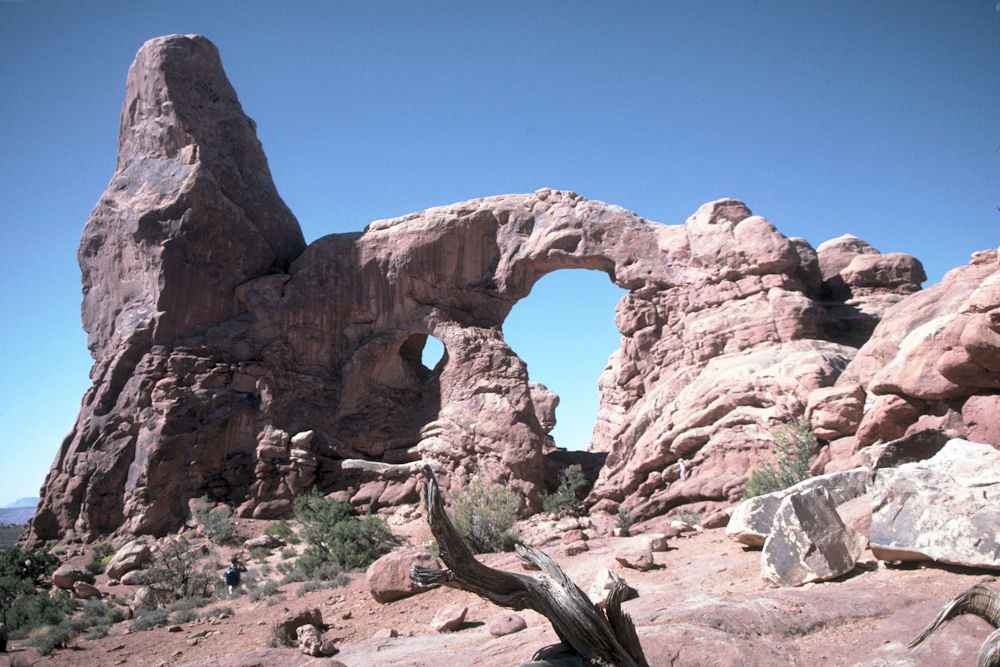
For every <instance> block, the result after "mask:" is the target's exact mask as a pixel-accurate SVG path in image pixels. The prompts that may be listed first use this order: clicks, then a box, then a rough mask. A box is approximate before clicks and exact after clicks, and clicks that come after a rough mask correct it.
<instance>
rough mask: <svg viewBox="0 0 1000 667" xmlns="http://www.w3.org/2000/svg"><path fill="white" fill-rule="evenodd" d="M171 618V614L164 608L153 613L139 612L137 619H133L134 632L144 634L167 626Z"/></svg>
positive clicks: (154, 610)
mask: <svg viewBox="0 0 1000 667" xmlns="http://www.w3.org/2000/svg"><path fill="white" fill-rule="evenodd" d="M169 616H170V612H169V611H168V610H167V609H166V608H164V607H160V608H159V609H153V610H152V611H145V610H144V611H137V612H136V617H135V618H134V619H132V626H131V627H132V631H133V632H142V631H143V630H149V629H150V628H155V627H157V626H159V625H166V624H167V619H168V618H169Z"/></svg>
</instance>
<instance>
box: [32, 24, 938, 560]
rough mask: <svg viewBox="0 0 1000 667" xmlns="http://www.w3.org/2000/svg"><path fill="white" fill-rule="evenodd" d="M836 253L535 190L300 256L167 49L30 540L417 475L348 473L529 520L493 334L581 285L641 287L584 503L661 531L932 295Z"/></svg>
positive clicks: (280, 212) (101, 234) (356, 494)
mask: <svg viewBox="0 0 1000 667" xmlns="http://www.w3.org/2000/svg"><path fill="white" fill-rule="evenodd" d="M861 243H863V242H861ZM844 245H845V244H841V246H838V250H837V252H838V253H840V254H839V255H838V257H837V258H836V261H835V262H834V261H830V262H823V261H820V260H822V254H820V255H819V256H818V255H817V253H816V251H814V250H813V249H812V248H811V247H809V246H808V244H806V243H805V242H804V241H802V240H800V239H787V238H786V237H784V236H783V235H782V234H780V233H779V232H778V231H777V230H776V229H775V228H774V226H773V225H772V224H771V223H769V222H768V221H767V220H765V219H764V218H762V217H759V216H754V215H752V214H751V212H750V211H749V209H747V207H746V206H744V205H743V204H742V203H740V202H738V201H734V200H728V199H726V200H720V201H716V202H712V203H709V204H706V205H704V206H703V207H701V208H700V209H699V210H698V211H697V212H696V213H695V214H694V215H693V216H692V217H691V218H690V219H689V220H688V221H687V222H686V223H685V224H683V225H673V226H665V225H661V224H657V223H653V222H649V221H646V220H644V219H642V218H640V217H639V216H637V215H635V214H634V213H631V212H629V211H626V210H624V209H622V208H620V207H617V206H611V205H608V204H604V203H601V202H596V201H588V200H586V199H583V198H582V197H579V196H578V195H575V194H573V193H570V192H557V191H551V190H539V191H538V192H535V193H533V194H527V195H505V196H499V197H492V198H487V199H480V200H474V201H469V202H464V203H459V204H454V205H451V206H446V207H440V208H434V209H430V210H427V211H423V212H420V213H416V214H412V215H409V216H405V217H402V218H397V219H394V220H382V221H377V222H373V223H371V224H370V225H369V226H368V228H367V229H366V230H365V231H364V232H361V233H352V234H336V235H330V236H327V237H324V238H321V239H319V240H317V241H315V242H314V243H312V244H310V245H309V246H308V247H305V244H304V242H303V239H302V234H301V232H300V230H299V227H298V224H297V223H296V221H295V219H294V217H293V216H292V214H291V213H290V212H289V211H288V209H287V208H286V207H285V205H284V204H283V202H282V201H281V199H280V198H279V197H278V195H277V193H276V191H275V188H274V185H273V183H272V181H271V178H270V174H269V171H268V167H267V162H266V159H265V157H264V155H263V153H262V151H261V147H260V144H259V142H258V141H257V139H256V136H255V132H254V124H253V122H252V121H251V120H250V119H249V118H247V117H246V116H245V115H244V114H243V113H242V110H241V108H240V105H239V102H238V100H237V98H236V94H235V92H234V91H233V90H232V88H231V86H230V85H229V83H228V81H227V80H226V78H225V75H224V73H223V70H222V67H221V64H220V61H219V58H218V54H217V52H216V50H215V48H214V46H212V45H211V43H209V42H208V41H207V40H206V39H204V38H202V37H183V36H176V35H175V36H171V37H163V38H159V39H155V40H152V41H151V42H148V43H147V44H146V45H144V46H143V48H142V49H141V50H140V52H139V54H138V55H137V57H136V61H135V63H134V64H133V66H132V69H131V70H130V72H129V79H128V86H127V93H126V103H125V106H124V109H123V113H122V124H121V133H120V139H119V159H118V165H117V169H116V172H115V175H114V177H113V178H112V181H111V184H110V185H109V186H108V189H107V190H106V192H105V193H104V195H103V196H102V197H101V200H100V202H99V203H98V205H97V207H96V208H95V209H94V212H93V213H92V214H91V217H90V219H89V220H88V222H87V225H86V227H85V229H84V234H83V238H82V240H81V246H80V254H79V259H80V265H81V268H82V271H83V290H84V302H83V322H84V327H85V328H86V330H87V332H88V334H89V339H88V345H89V347H90V349H91V352H92V354H93V355H94V357H95V359H96V363H95V365H94V368H93V371H92V379H93V381H94V385H93V387H92V388H91V389H90V390H89V391H88V392H87V394H86V396H85V397H84V401H83V406H82V408H81V411H80V415H79V417H78V419H77V423H76V425H75V427H74V430H73V432H72V433H71V434H70V435H69V436H68V437H67V439H66V440H65V441H64V443H63V445H62V447H61V450H60V452H59V455H58V456H57V458H56V460H55V462H54V463H53V467H52V470H51V472H50V473H49V476H48V477H47V479H46V482H45V486H44V488H43V491H42V498H41V502H40V507H39V510H38V513H37V514H36V516H35V519H34V521H33V522H32V524H31V526H30V532H29V535H28V539H29V541H31V540H34V541H40V540H48V539H56V538H64V539H73V538H80V539H92V538H95V537H96V536H98V535H105V534H111V533H116V532H117V533H125V532H128V533H163V532H166V531H168V530H171V529H174V528H176V527H178V526H179V525H181V523H182V522H183V521H184V519H185V518H186V517H187V515H188V500H189V499H190V498H193V497H199V496H202V495H208V496H209V497H210V498H212V499H215V500H219V501H224V502H228V503H231V504H233V505H236V506H238V507H239V513H240V515H241V516H254V517H258V518H267V517H274V516H281V515H285V514H287V513H288V511H289V510H290V507H291V500H292V499H293V498H294V497H295V495H297V494H299V493H301V492H303V491H304V490H306V489H308V488H310V487H312V486H314V485H316V486H318V487H319V488H321V489H322V490H324V491H325V492H332V493H334V494H336V495H337V497H340V498H343V499H345V500H349V501H350V502H352V503H353V504H355V505H356V506H359V507H373V508H377V507H381V506H387V505H394V504H398V503H403V502H409V501H413V500H415V499H416V480H415V479H413V480H411V479H406V478H403V479H396V480H393V479H387V478H384V477H377V476H375V477H373V476H371V474H370V473H366V472H365V471H364V470H359V469H358V468H357V467H356V466H352V465H347V464H345V463H344V461H345V460H348V459H365V460H369V461H376V462H386V463H402V462H409V461H414V460H417V459H425V460H428V461H430V462H432V463H433V464H435V465H437V466H439V468H440V470H441V474H439V478H440V479H441V481H442V486H444V488H445V489H446V490H447V489H448V488H455V487H457V486H461V485H464V484H466V483H467V482H468V481H469V479H470V477H471V476H472V475H473V474H474V473H475V471H476V470H480V471H481V472H482V473H483V474H484V475H485V476H486V477H488V478H489V479H490V480H492V481H494V482H498V483H504V484H507V485H508V486H509V487H511V488H514V489H516V490H519V491H521V492H522V493H524V494H525V496H526V498H527V499H528V503H529V505H531V506H533V507H537V506H538V504H539V495H540V492H541V491H543V490H544V487H545V484H546V479H547V473H546V466H545V459H544V455H545V453H546V452H547V451H549V450H550V448H551V445H552V441H551V438H550V437H549V436H548V435H547V433H548V431H549V429H550V428H551V425H552V424H551V420H552V414H551V413H552V409H553V407H554V405H555V401H557V400H558V399H557V397H555V396H554V395H551V392H548V393H546V392H545V391H541V390H540V389H539V387H538V386H537V385H534V386H533V385H532V384H531V383H529V380H528V375H527V370H526V367H525V364H524V363H523V362H522V361H521V359H519V358H518V357H517V355H516V354H515V353H514V352H513V351H512V350H511V349H510V347H508V346H507V344H506V343H505V342H504V338H503V334H502V329H501V326H502V324H503V321H504V319H505V318H506V316H507V314H508V313H509V312H510V309H511V307H512V306H513V305H514V304H515V303H516V302H517V301H518V300H519V299H521V298H523V297H524V296H526V295H527V294H528V293H529V292H530V290H531V288H532V286H533V284H534V283H535V282H536V281H537V280H538V279H539V278H540V277H542V276H543V275H545V274H546V273H548V272H550V271H554V270H558V269H568V268H585V269H591V270H597V271H602V272H604V273H606V274H607V275H608V277H609V279H610V280H612V281H613V282H614V283H615V284H616V285H618V286H620V287H622V288H624V289H626V290H628V294H626V295H625V297H624V298H623V299H622V300H621V302H620V303H619V305H618V307H617V310H616V312H617V315H616V318H615V322H616V325H617V326H618V329H619V330H620V331H621V333H622V343H621V348H620V349H619V350H618V351H617V352H615V353H614V354H613V355H612V356H611V359H610V360H609V363H608V366H607V368H606V370H605V372H604V374H603V376H602V378H601V380H600V390H601V411H600V416H599V418H598V422H597V424H596V426H595V429H594V437H593V441H592V445H591V450H592V451H593V452H596V453H600V454H602V455H606V464H605V467H604V468H603V470H602V472H601V474H600V477H599V479H598V480H597V483H596V485H595V486H594V489H593V491H592V493H591V496H590V498H589V502H590V503H591V504H596V505H597V506H598V509H607V510H612V511H613V510H616V509H617V508H618V507H619V506H621V507H624V508H625V509H629V510H630V511H633V512H634V513H636V515H651V514H653V513H655V512H658V511H663V510H665V509H669V508H670V507H672V506H675V505H678V504H682V503H686V502H692V501H698V500H729V499H732V498H733V497H734V494H735V493H736V492H737V491H738V489H739V486H740V480H741V479H742V478H743V477H744V476H745V474H746V471H747V469H748V468H749V467H750V466H751V465H752V464H753V463H754V462H755V461H756V459H757V457H758V456H759V455H760V453H762V452H764V451H768V450H769V448H770V444H771V442H770V441H771V436H770V432H771V430H773V428H774V427H775V426H777V425H778V424H780V423H784V422H787V421H788V420H790V419H791V418H792V416H793V415H796V414H798V413H801V412H802V410H803V409H804V407H805V405H806V400H807V397H808V394H809V393H810V392H811V391H812V390H814V389H816V388H819V387H826V386H829V385H832V384H833V383H834V381H836V380H837V377H838V376H839V374H840V372H841V371H842V370H843V368H844V367H845V366H846V365H847V363H848V362H849V361H850V360H851V359H852V358H853V357H854V355H855V353H856V348H855V347H852V346H850V345H848V344H845V343H846V342H852V337H853V338H857V332H858V329H857V327H856V326H855V323H854V320H853V319H852V317H854V315H851V316H850V317H843V318H841V317H840V315H839V314H838V311H837V308H840V307H844V308H847V309H848V310H851V309H852V308H853V309H855V311H856V310H857V308H856V307H855V306H849V305H847V304H848V301H849V300H850V299H855V300H859V299H860V300H861V301H857V304H860V305H861V306H863V308H862V309H863V310H864V319H865V323H863V325H862V329H863V328H864V327H867V326H869V325H870V322H871V319H872V318H875V319H877V318H878V317H879V316H880V314H881V310H880V308H881V306H880V305H879V304H880V303H882V302H884V301H885V299H882V301H880V300H879V299H880V298H881V297H880V295H882V296H884V295H886V294H906V293H909V292H912V291H915V290H917V289H919V282H920V281H921V280H923V273H922V270H921V269H920V268H919V262H917V261H916V260H914V259H913V258H912V257H909V256H906V255H898V256H894V255H884V256H883V255H880V254H878V253H877V251H874V249H870V250H868V249H864V248H863V249H862V250H858V251H857V252H856V254H857V255H858V256H861V255H864V257H865V258H866V259H864V260H863V261H861V262H853V261H852V260H850V258H847V257H844V256H843V254H844V253H845V252H848V253H849V252H850V250H849V249H848V250H844V247H843V246H844ZM847 245H850V244H847ZM865 245H867V244H865ZM867 248H870V246H868V247H867ZM838 262H839V264H843V267H844V268H843V270H839V269H838V271H839V273H837V272H834V273H836V275H835V276H834V275H833V274H831V276H832V277H831V278H825V277H824V274H823V273H821V271H820V267H821V266H824V267H826V269H824V270H828V271H832V269H830V267H831V266H839V264H838ZM855 264H857V266H855ZM851 267H853V268H851ZM848 269H850V270H848ZM834 278H835V280H834ZM831 280H833V283H836V284H833V283H831ZM852 285H853V288H852ZM861 287H863V290H861V289H860V288H861ZM852 289H854V290H855V291H854V292H852ZM837 299H840V300H839V301H838V300H837ZM865 299H867V301H865ZM890 300H893V299H890ZM862 301H864V303H862ZM821 304H822V305H821ZM859 307H860V306H859ZM852 312H853V311H852ZM829 332H834V333H833V334H831V333H829ZM428 335H432V336H434V337H436V338H438V339H439V340H440V341H442V342H443V343H444V347H445V350H446V352H445V357H444V359H443V360H442V361H441V362H440V363H439V364H438V366H437V367H436V368H434V369H428V368H425V367H424V366H423V365H422V363H421V351H422V348H423V346H424V342H425V341H426V337H427V336H428ZM543 389H544V388H543ZM536 400H538V401H540V402H541V403H540V404H539V405H536V404H535V401H536ZM681 459H683V460H684V466H683V474H682V472H681V463H680V462H681ZM365 475H368V476H367V477H366V476H365Z"/></svg>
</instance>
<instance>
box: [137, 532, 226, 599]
mask: <svg viewBox="0 0 1000 667" xmlns="http://www.w3.org/2000/svg"><path fill="white" fill-rule="evenodd" d="M206 555H207V552H206V550H205V549H203V548H202V547H198V546H192V545H191V543H190V542H188V541H187V540H186V539H184V538H183V537H176V538H173V539H171V540H168V541H166V542H163V543H161V544H159V545H157V546H155V547H154V548H153V562H152V567H150V568H148V570H147V571H148V573H149V578H150V583H149V587H150V588H152V589H153V590H154V591H156V592H157V593H159V594H160V595H161V596H163V597H167V598H168V599H175V600H176V599H181V598H205V597H209V596H211V594H212V591H213V590H214V588H215V582H216V580H217V577H218V575H217V574H216V572H215V566H216V563H211V562H202V561H203V559H204V557H205V556H206Z"/></svg>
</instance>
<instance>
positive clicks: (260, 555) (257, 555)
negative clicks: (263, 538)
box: [250, 547, 271, 563]
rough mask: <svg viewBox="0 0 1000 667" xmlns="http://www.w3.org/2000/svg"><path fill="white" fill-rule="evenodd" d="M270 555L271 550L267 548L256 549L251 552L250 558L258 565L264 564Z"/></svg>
mask: <svg viewBox="0 0 1000 667" xmlns="http://www.w3.org/2000/svg"><path fill="white" fill-rule="evenodd" d="M270 555H271V550H270V549H268V548H266V547H254V548H253V549H251V550H250V558H253V559H254V560H255V561H257V562H258V563H263V562H264V561H266V560H267V557H268V556H270Z"/></svg>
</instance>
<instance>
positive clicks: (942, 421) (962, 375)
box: [809, 250, 1000, 470]
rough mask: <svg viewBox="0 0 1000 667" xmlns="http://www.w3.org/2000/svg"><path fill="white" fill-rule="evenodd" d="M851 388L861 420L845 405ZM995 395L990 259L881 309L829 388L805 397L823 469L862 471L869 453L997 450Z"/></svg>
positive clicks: (998, 399)
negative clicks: (964, 443) (962, 446)
mask: <svg viewBox="0 0 1000 667" xmlns="http://www.w3.org/2000/svg"><path fill="white" fill-rule="evenodd" d="M858 387H860V388H861V390H862V391H863V392H864V393H863V396H864V408H863V412H862V414H861V415H860V416H859V415H858V412H857V406H856V402H854V401H850V400H845V398H844V397H847V396H855V395H857V388H858ZM998 388H1000V259H998V254H997V251H995V250H987V251H983V252H978V253H976V254H974V255H973V257H972V259H971V261H970V263H969V264H968V265H967V266H963V267H959V268H957V269H953V270H951V271H949V272H948V273H947V274H946V275H945V276H944V279H943V280H942V281H941V282H940V283H939V284H937V285H934V286H933V287H930V288H928V289H926V290H924V291H921V292H917V293H914V294H911V295H909V296H907V297H905V298H903V299H900V300H899V301H898V302H897V303H896V304H895V305H893V306H891V307H890V308H888V309H887V310H886V311H885V313H884V314H883V318H882V320H881V322H880V323H879V325H878V326H877V327H876V329H875V331H874V333H873V334H872V337H871V339H870V340H869V341H868V342H867V343H866V344H865V345H864V346H863V347H862V348H861V349H860V350H859V352H858V354H857V356H856V357H855V358H854V359H853V360H852V361H851V363H850V364H849V365H848V366H847V368H846V369H845V370H844V372H843V374H841V376H840V377H839V379H838V380H837V384H836V387H835V388H834V389H833V390H830V393H827V394H822V393H814V394H813V395H811V396H810V399H809V400H810V404H811V406H812V412H811V415H812V424H813V426H814V427H817V428H822V429H824V436H825V437H826V438H829V439H830V440H831V442H830V456H831V459H832V461H831V464H830V465H828V466H827V469H828V470H830V469H840V468H843V467H845V466H851V465H859V464H864V465H868V464H869V463H870V462H871V461H873V460H874V459H875V458H878V457H879V456H881V452H878V451H876V452H875V453H872V452H871V451H870V448H871V446H872V445H883V444H888V443H900V444H899V446H894V447H890V449H892V450H893V451H896V452H897V454H898V451H897V450H900V449H901V448H904V449H910V450H913V449H917V450H920V449H923V450H926V454H925V456H930V455H933V454H934V452H936V451H937V449H938V448H940V443H943V442H944V441H945V440H947V439H948V438H949V437H964V438H967V439H969V440H973V441H977V442H984V443H988V444H990V445H992V446H994V447H1000V394H998ZM852 430H853V432H852ZM911 441H912V443H913V446H910V445H909V444H907V445H906V446H905V447H904V446H903V445H904V444H906V443H910V442H911ZM917 441H919V442H917ZM935 442H937V443H938V444H937V446H936V447H935V446H933V445H934V444H935ZM905 456H908V457H909V460H914V458H913V456H912V454H911V455H905ZM838 459H839V460H838ZM889 465H894V464H893V463H889Z"/></svg>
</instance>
